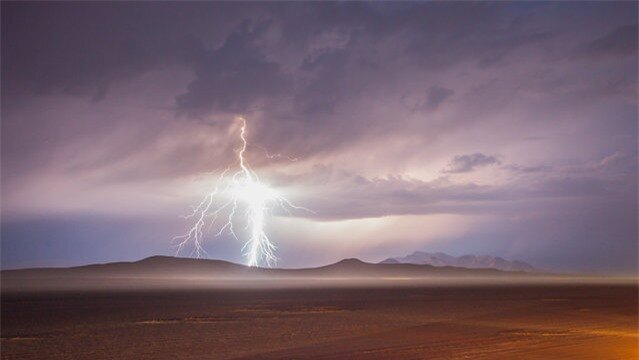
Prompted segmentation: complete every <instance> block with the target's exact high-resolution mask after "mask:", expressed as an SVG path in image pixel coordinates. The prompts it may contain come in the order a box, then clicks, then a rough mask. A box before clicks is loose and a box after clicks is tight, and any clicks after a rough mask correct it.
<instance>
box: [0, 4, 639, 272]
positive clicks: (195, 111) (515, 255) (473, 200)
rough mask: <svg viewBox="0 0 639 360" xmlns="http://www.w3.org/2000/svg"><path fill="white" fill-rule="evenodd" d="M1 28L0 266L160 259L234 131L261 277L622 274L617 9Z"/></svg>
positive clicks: (236, 245) (629, 113)
mask: <svg viewBox="0 0 639 360" xmlns="http://www.w3.org/2000/svg"><path fill="white" fill-rule="evenodd" d="M1 6H2V14H1V20H2V23H1V30H2V31H1V40H2V41H1V48H2V53H1V60H2V61H1V62H2V63H1V71H2V73H1V90H2V104H1V105H2V106H1V111H2V114H1V115H2V126H1V160H2V162H1V165H2V168H1V170H2V171H1V181H2V183H1V184H2V187H1V189H2V223H1V235H2V237H1V240H2V242H1V245H2V247H1V265H2V268H5V269H7V268H20V267H33V266H70V265H80V264H87V263H95V262H109V261H132V260H138V259H141V258H144V257H147V256H151V255H156V254H165V255H174V254H175V251H176V249H175V248H174V247H173V246H172V242H171V239H172V237H173V236H176V235H181V234H183V233H184V232H185V231H187V229H188V227H189V225H190V224H189V222H188V221H187V220H185V219H183V218H182V217H181V216H183V215H185V214H188V213H189V211H190V209H191V207H192V206H193V205H194V204H197V203H198V202H199V200H200V199H201V198H202V196H204V195H205V194H206V193H207V192H208V191H210V188H211V186H212V184H213V183H214V182H215V179H216V178H217V176H218V175H219V173H220V171H222V170H224V169H225V168H227V167H231V168H234V167H237V165H238V164H237V150H238V147H239V146H240V143H239V126H238V123H237V121H234V120H233V119H234V117H235V116H237V115H242V116H244V117H245V118H246V121H247V140H248V143H249V146H248V149H247V153H246V157H247V161H248V162H249V163H250V165H251V166H252V168H253V170H254V171H255V172H256V173H258V174H259V175H260V178H261V179H262V181H263V182H265V183H266V184H268V185H269V186H270V187H272V188H274V189H277V191H279V192H281V193H282V194H285V195H286V196H287V198H288V199H290V200H291V201H293V202H294V203H295V204H297V205H301V206H304V207H307V208H309V209H312V210H313V212H312V213H311V212H305V211H292V212H291V213H290V214H289V213H287V212H284V211H280V210H277V209H273V210H272V211H271V213H270V216H269V217H268V219H267V230H268V233H269V235H270V237H271V239H272V240H273V242H274V243H276V245H277V256H278V258H279V261H278V266H282V267H308V266H316V265H323V264H327V263H330V262H334V261H338V260H340V259H342V258H350V257H357V258H360V259H362V260H365V261H380V260H383V259H385V258H387V257H390V256H398V255H406V254H409V253H412V252H413V251H416V250H421V251H430V252H438V251H441V252H446V253H448V254H451V255H456V256H459V255H464V254H476V255H484V254H486V255H493V256H501V257H505V258H507V259H520V260H524V261H527V262H530V263H531V264H533V265H534V266H536V267H539V268H542V269H547V270H552V271H585V272H597V273H625V274H628V273H636V272H637V254H638V230H637V222H638V220H637V219H638V210H637V196H638V192H637V130H638V129H637V115H638V113H637V68H638V59H637V13H638V9H637V6H638V5H637V3H636V2H614V1H613V2H579V1H575V2H537V1H535V2H498V3H490V2H481V3H470V2H454V3H451V2H446V3H444V2H429V3H427V2H419V3H417V2H415V3H413V2H400V3H386V2H373V3H367V2H307V3H303V2H274V3H269V2H257V3H251V2H234V3H230V2H220V3H208V2H193V3H189V2H186V3H173V2H119V3H109V2H99V3H89V2H73V3H65V2H55V3H30V2H5V1H3V2H2V5H1ZM241 247H242V243H241V242H240V241H237V240H236V239H233V238H232V237H231V236H229V235H228V234H222V235H221V236H219V237H214V236H213V234H209V235H208V237H207V238H206V241H205V243H204V248H205V250H206V251H207V253H208V254H209V256H210V257H211V258H218V259H225V260H229V261H234V262H243V261H244V259H243V257H242V250H241ZM189 254H190V251H189V250H188V249H185V250H183V252H182V253H180V255H181V256H189Z"/></svg>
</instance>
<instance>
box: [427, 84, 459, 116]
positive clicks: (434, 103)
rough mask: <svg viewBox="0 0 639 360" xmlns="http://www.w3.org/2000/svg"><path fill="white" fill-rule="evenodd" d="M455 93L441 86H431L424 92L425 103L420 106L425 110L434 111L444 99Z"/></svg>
mask: <svg viewBox="0 0 639 360" xmlns="http://www.w3.org/2000/svg"><path fill="white" fill-rule="evenodd" d="M454 93H455V92H454V91H453V90H451V89H447V88H445V87H442V86H437V85H435V86H431V87H430V88H429V89H428V91H426V101H425V103H424V104H423V105H422V107H423V108H425V109H427V110H436V109H437V108H438V107H439V106H440V105H441V104H442V103H443V102H444V101H445V100H446V99H448V98H449V97H451V96H452V95H453V94H454Z"/></svg>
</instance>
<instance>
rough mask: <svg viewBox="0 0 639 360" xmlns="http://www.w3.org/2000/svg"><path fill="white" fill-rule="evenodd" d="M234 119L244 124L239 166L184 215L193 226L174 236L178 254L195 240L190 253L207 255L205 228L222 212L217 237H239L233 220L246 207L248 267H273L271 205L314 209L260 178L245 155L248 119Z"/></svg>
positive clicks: (285, 207)
mask: <svg viewBox="0 0 639 360" xmlns="http://www.w3.org/2000/svg"><path fill="white" fill-rule="evenodd" d="M235 120H236V121H239V122H240V124H241V126H240V140H241V142H242V146H241V147H240V149H239V151H237V157H238V163H239V169H238V170H237V171H236V172H235V173H233V174H232V175H227V174H228V173H229V170H230V169H228V168H227V169H226V170H224V171H223V172H222V173H221V175H220V176H219V177H218V179H217V181H216V182H215V184H214V186H213V188H212V190H211V191H210V192H209V193H208V194H207V195H206V196H204V198H203V199H202V201H200V203H199V204H198V205H196V206H195V207H194V208H193V211H192V212H191V213H190V214H189V215H187V216H184V218H185V219H190V220H191V221H192V225H191V227H190V229H189V230H188V232H187V233H186V234H184V235H180V236H176V237H174V238H173V242H174V243H175V247H176V248H177V251H176V255H177V254H179V253H180V251H182V249H183V248H184V247H185V246H187V245H188V244H189V243H193V251H192V252H191V256H194V257H196V258H202V257H204V256H207V255H208V254H207V253H206V251H205V250H204V248H203V247H202V241H203V239H204V235H205V232H206V230H208V229H210V228H213V227H215V225H216V222H217V219H218V218H219V217H220V215H224V218H225V219H226V221H225V222H224V223H222V224H221V225H219V229H218V231H217V232H216V233H215V236H216V237H217V236H220V235H222V234H224V233H225V232H226V233H228V234H230V235H231V236H233V237H234V238H235V239H238V240H239V237H238V236H237V234H236V232H235V228H234V223H235V222H236V217H237V213H238V209H240V208H242V209H244V210H245V222H246V226H247V230H248V238H247V239H246V241H245V242H244V246H243V247H242V251H243V253H244V256H245V257H246V264H247V265H248V266H259V265H260V264H264V265H266V266H269V267H270V266H272V265H273V264H275V262H276V261H277V257H276V256H275V250H276V247H275V245H274V244H273V242H272V241H271V240H270V239H269V237H268V235H267V234H266V231H265V229H264V228H265V226H266V216H267V214H268V211H269V209H270V206H271V205H275V206H278V207H280V208H282V209H284V210H285V211H287V212H289V213H290V209H295V210H304V211H308V212H313V211H311V210H309V209H307V208H304V207H301V206H296V205H294V204H293V203H291V202H290V201H289V200H287V199H286V198H285V197H283V196H282V195H281V194H279V193H278V192H277V191H275V190H274V189H272V188H270V187H269V186H268V185H266V184H264V183H262V182H261V181H260V178H259V177H258V176H257V174H256V173H255V172H254V171H253V170H252V169H251V168H250V166H249V164H248V163H247V161H246V159H245V158H244V156H245V153H246V149H247V147H248V142H247V140H246V119H244V118H243V117H241V116H238V117H236V118H235ZM269 158H270V156H269ZM220 200H222V201H220ZM207 224H208V227H207Z"/></svg>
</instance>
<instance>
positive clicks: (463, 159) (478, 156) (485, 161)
mask: <svg viewBox="0 0 639 360" xmlns="http://www.w3.org/2000/svg"><path fill="white" fill-rule="evenodd" d="M499 163H500V161H499V160H498V159H497V158H496V157H495V156H491V155H484V154H482V153H474V154H467V155H457V156H455V157H454V158H453V159H452V160H451V161H450V162H449V163H448V167H447V168H446V169H445V170H444V172H447V173H465V172H470V171H473V170H475V169H476V168H479V167H483V166H488V165H495V164H499Z"/></svg>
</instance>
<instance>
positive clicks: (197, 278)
mask: <svg viewBox="0 0 639 360" xmlns="http://www.w3.org/2000/svg"><path fill="white" fill-rule="evenodd" d="M513 276H526V273H512V272H511V273H507V272H503V271H500V270H496V269H468V268H464V267H452V266H432V265H429V264H403V263H399V262H398V261H397V260H395V259H389V260H387V261H385V262H384V263H381V264H374V263H367V262H363V261H361V260H358V259H344V260H342V261H339V262H336V263H334V264H330V265H326V266H321V267H316V268H305V269H275V268H256V267H247V266H244V265H239V264H234V263H231V262H227V261H222V260H205V259H190V258H177V257H170V256H153V257H149V258H146V259H143V260H140V261H135V262H115V263H107V264H95V265H85V266H77V267H70V268H36V269H20V270H3V271H2V272H0V277H1V282H0V283H1V285H2V289H3V291H4V290H12V289H13V290H16V289H17V290H25V289H27V290H42V289H86V288H90V289H102V288H125V287H128V288H130V287H135V288H140V289H143V288H154V287H163V286H173V287H175V286H177V287H181V286H191V285H197V286H217V285H219V284H225V286H226V285H228V286H235V287H237V286H240V287H241V286H245V285H246V284H249V283H251V284H258V285H259V286H261V284H264V283H265V282H264V281H265V280H268V281H275V282H276V283H274V284H275V285H277V284H279V282H280V281H282V280H286V281H289V280H291V281H295V282H297V284H298V285H304V286H306V285H308V284H310V283H311V281H319V283H318V282H315V284H320V283H324V284H327V283H329V282H332V281H338V283H339V281H342V280H348V281H352V280H357V281H359V280H362V279H364V280H365V281H369V282H370V281H373V282H374V281H377V280H381V279H386V280H389V279H398V278H401V279H422V280H424V279H451V278H457V279H464V280H466V279H483V278H512V277H513ZM340 279H341V280H340ZM366 279H368V280H366ZM282 283H283V282H282Z"/></svg>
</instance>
